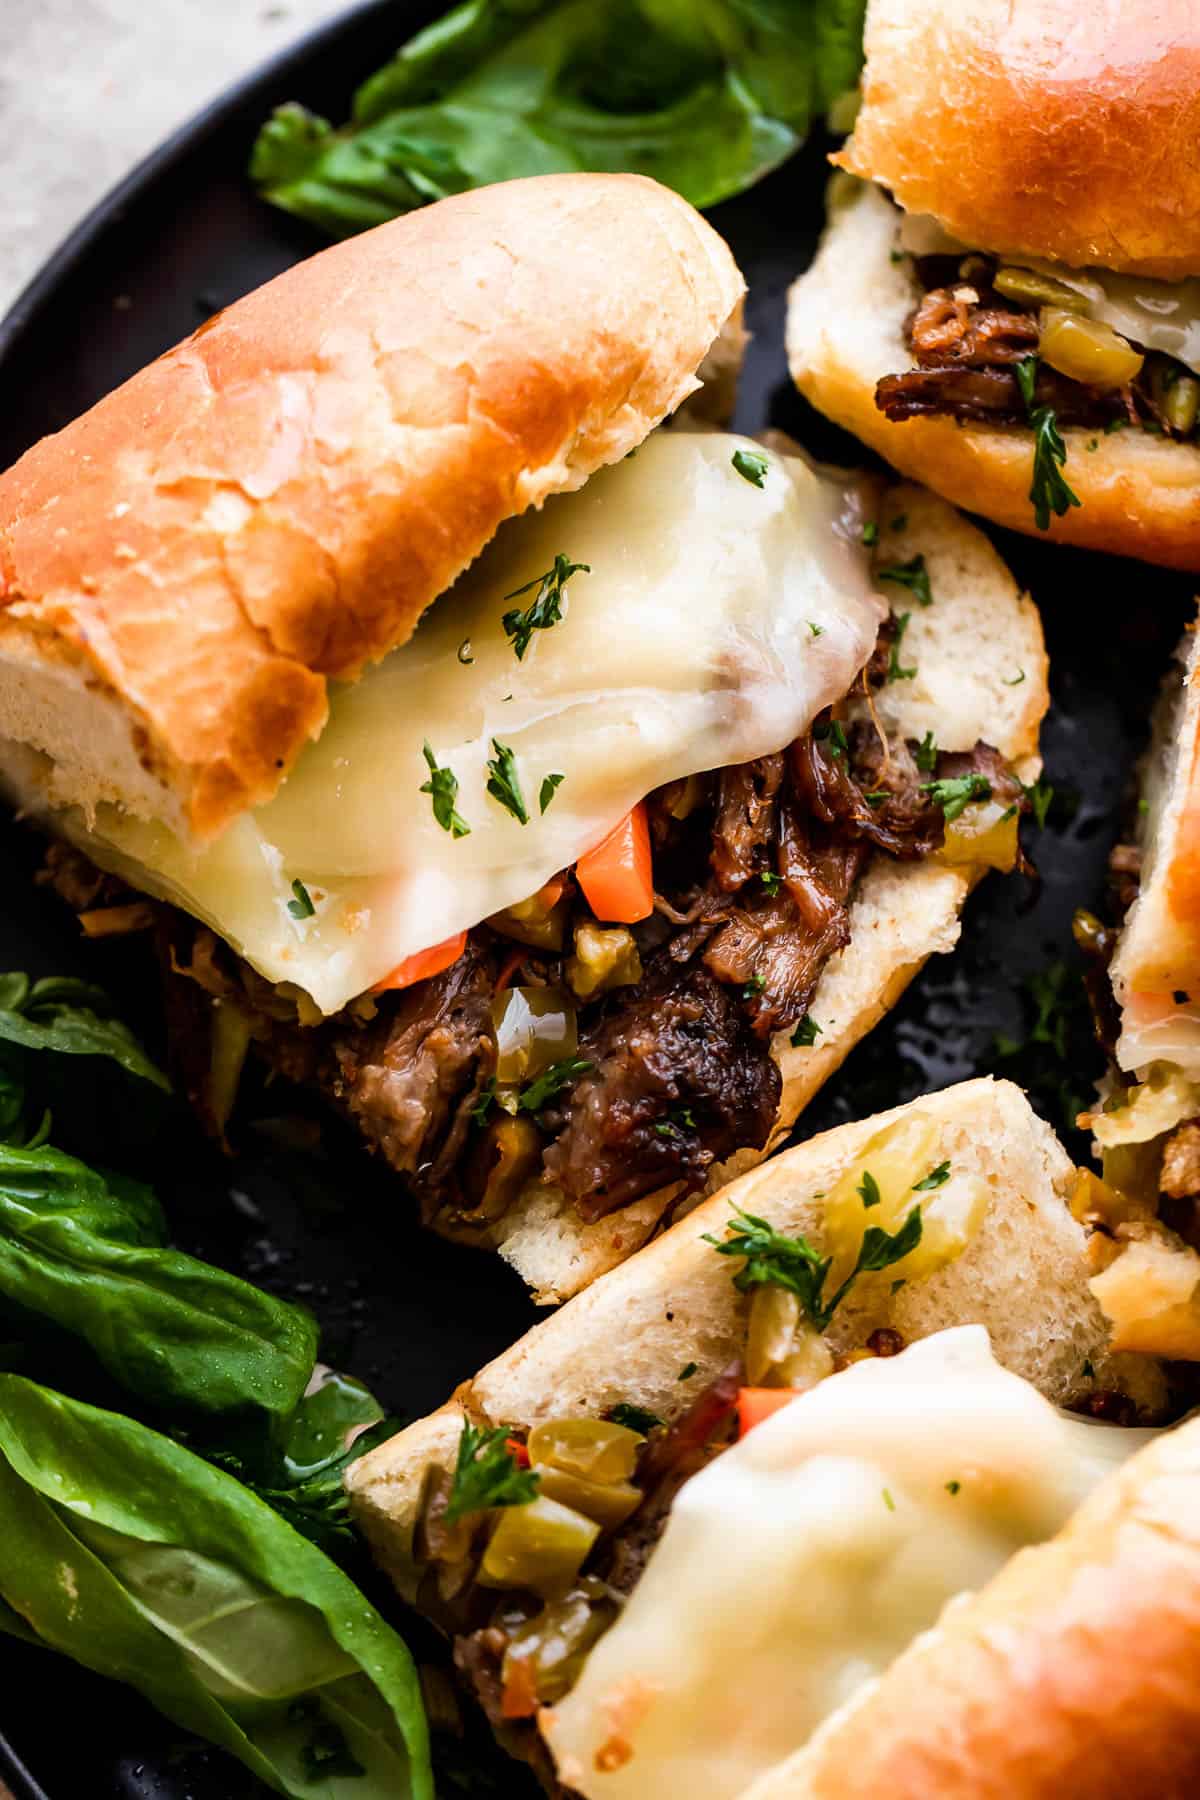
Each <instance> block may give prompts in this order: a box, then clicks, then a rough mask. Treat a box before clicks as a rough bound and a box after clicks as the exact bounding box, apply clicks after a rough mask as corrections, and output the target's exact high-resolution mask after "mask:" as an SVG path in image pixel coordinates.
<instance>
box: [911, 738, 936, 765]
mask: <svg viewBox="0 0 1200 1800" xmlns="http://www.w3.org/2000/svg"><path fill="white" fill-rule="evenodd" d="M937 759H938V747H937V742H936V740H935V738H934V735H933V733H932V731H927V732H926V733H925V736H924V737H923V738H922V739H921V741H920V743H919V744H918V745H917V748H916V751H915V752H914V760H915V762H916V765H917V767H918V769H920V770H921V772H922V774H925V775H932V774H933V771H934V770H935V769H936V768H937Z"/></svg>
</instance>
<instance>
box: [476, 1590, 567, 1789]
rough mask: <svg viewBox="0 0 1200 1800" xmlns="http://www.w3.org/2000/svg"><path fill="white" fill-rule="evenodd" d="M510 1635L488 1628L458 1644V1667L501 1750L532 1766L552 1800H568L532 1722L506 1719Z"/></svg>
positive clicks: (544, 1745) (552, 1761) (530, 1720)
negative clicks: (504, 1672)
mask: <svg viewBox="0 0 1200 1800" xmlns="http://www.w3.org/2000/svg"><path fill="white" fill-rule="evenodd" d="M507 1649H508V1633H507V1632H506V1631H505V1630H504V1629H503V1627H502V1626H499V1625H489V1626H485V1627H484V1629H483V1630H482V1631H474V1632H472V1633H471V1634H470V1635H469V1636H467V1637H458V1638H455V1640H454V1666H455V1668H456V1669H457V1670H458V1673H459V1675H460V1677H461V1678H462V1680H463V1683H464V1685H465V1686H466V1688H467V1690H468V1692H470V1693H471V1694H473V1695H474V1697H475V1699H476V1700H477V1701H478V1702H479V1704H480V1706H481V1707H482V1708H483V1711H484V1713H485V1715H486V1717H487V1721H488V1723H489V1725H490V1726H491V1727H492V1730H493V1731H494V1732H495V1734H496V1738H497V1741H498V1742H499V1744H500V1746H501V1748H502V1749H503V1750H505V1751H507V1753H508V1755H509V1756H511V1757H514V1758H515V1759H516V1760H517V1761H518V1762H523V1763H528V1765H529V1767H530V1768H531V1769H532V1770H533V1773H534V1775H535V1776H536V1777H537V1779H538V1781H539V1782H540V1783H541V1785H542V1787H543V1788H544V1789H545V1790H546V1793H547V1794H548V1795H549V1796H550V1800H568V1797H569V1790H568V1789H567V1788H565V1787H563V1786H562V1784H561V1782H560V1781H559V1779H558V1775H557V1773H556V1771H555V1768H554V1758H553V1757H552V1756H551V1754H550V1747H549V1745H548V1744H547V1742H546V1740H545V1738H544V1737H543V1736H542V1734H541V1732H540V1731H539V1730H538V1728H537V1725H536V1723H535V1722H534V1721H533V1720H532V1719H506V1718H505V1716H504V1709H503V1701H502V1697H501V1696H502V1693H503V1687H504V1683H503V1676H502V1673H501V1670H502V1665H503V1662H504V1653H505V1651H506V1650H507Z"/></svg>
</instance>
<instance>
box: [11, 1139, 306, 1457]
mask: <svg viewBox="0 0 1200 1800" xmlns="http://www.w3.org/2000/svg"><path fill="white" fill-rule="evenodd" d="M0 1302H4V1303H7V1305H6V1309H5V1310H6V1313H7V1315H8V1317H9V1318H10V1320H11V1319H12V1318H13V1317H14V1316H15V1319H16V1322H17V1324H18V1327H19V1326H20V1324H21V1323H22V1322H23V1320H24V1319H27V1318H28V1317H29V1316H30V1315H34V1316H36V1318H37V1319H38V1320H40V1321H50V1322H51V1323H52V1324H53V1325H54V1326H56V1327H58V1328H59V1329H60V1330H62V1331H65V1332H68V1333H70V1334H71V1335H72V1336H74V1337H75V1338H77V1339H82V1340H83V1341H84V1342H85V1343H86V1344H87V1345H88V1346H89V1348H90V1349H91V1351H92V1353H93V1355H94V1356H95V1357H96V1359H97V1360H98V1361H99V1363H100V1365H101V1367H102V1368H103V1369H105V1370H106V1371H107V1373H108V1374H109V1375H110V1376H112V1378H113V1379H114V1380H116V1381H117V1382H119V1383H120V1384H121V1385H122V1386H123V1387H124V1388H125V1389H127V1390H128V1392H129V1393H130V1394H131V1395H134V1396H136V1397H137V1398H138V1399H139V1400H140V1401H142V1402H143V1403H144V1404H145V1405H148V1406H149V1407H151V1408H153V1409H154V1410H155V1411H156V1412H162V1413H170V1414H172V1415H174V1414H176V1413H178V1412H179V1411H183V1412H184V1413H186V1414H189V1415H191V1417H192V1419H193V1422H194V1421H195V1420H196V1418H197V1416H205V1417H207V1418H208V1419H210V1420H211V1419H213V1418H215V1417H218V1416H223V1415H226V1414H242V1415H244V1416H245V1417H247V1418H251V1417H252V1418H253V1419H254V1420H255V1421H256V1429H255V1435H256V1436H258V1437H260V1438H261V1436H262V1424H263V1422H264V1416H265V1419H266V1421H267V1422H268V1423H273V1425H274V1429H275V1432H276V1434H279V1433H281V1432H282V1430H283V1429H284V1426H285V1422H286V1421H287V1420H288V1419H289V1418H290V1415H291V1414H292V1413H293V1411H294V1410H295V1408H296V1407H297V1406H298V1405H299V1404H300V1402H301V1397H302V1395H303V1394H304V1391H305V1388H306V1386H307V1384H308V1381H309V1378H310V1376H311V1374H312V1369H313V1363H314V1360H315V1358H316V1351H317V1327H316V1324H315V1322H314V1320H313V1319H312V1318H311V1317H310V1315H309V1314H308V1313H307V1312H305V1311H304V1310H303V1309H302V1308H300V1307H298V1306H293V1305H291V1304H289V1303H288V1302H287V1301H284V1300H280V1299H277V1298H276V1297H275V1296H274V1295H271V1294H266V1293H264V1292H262V1290H261V1289H259V1288H256V1287H252V1286H251V1285H250V1283H249V1282H245V1281H241V1280H239V1279H238V1277H237V1276H235V1275H230V1274H228V1273H227V1272H226V1271H225V1270H224V1269H218V1268H215V1267H213V1266H212V1265H211V1264H209V1263H204V1262H201V1261H199V1260H198V1259H197V1258H196V1257H193V1256H187V1255H185V1254H184V1252H183V1251H181V1250H172V1249H169V1248H167V1247H166V1227H165V1223H164V1220H163V1216H162V1213H161V1210H160V1208H159V1205H158V1202H157V1200H156V1199H155V1197H154V1195H153V1194H152V1192H151V1191H150V1189H149V1188H147V1187H144V1186H142V1184H141V1183H140V1182H136V1181H131V1180H129V1179H127V1178H125V1177H123V1176H117V1175H112V1174H100V1173H99V1172H97V1171H96V1170H94V1169H89V1168H88V1167H87V1165H86V1164H85V1163H82V1162H79V1161H77V1160H76V1158H75V1157H73V1156H68V1155H66V1154H65V1153H64V1152H63V1151H60V1150H54V1149H51V1148H50V1147H49V1146H47V1145H41V1146H38V1147H35V1148H20V1147H18V1146H16V1145H12V1144H7V1145H5V1144H0ZM71 1385H72V1386H74V1385H75V1384H74V1383H72V1384H71Z"/></svg>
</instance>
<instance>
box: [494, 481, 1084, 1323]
mask: <svg viewBox="0 0 1200 1800" xmlns="http://www.w3.org/2000/svg"><path fill="white" fill-rule="evenodd" d="M879 518H880V542H879V547H878V550H877V552H876V557H875V562H876V568H877V569H879V568H886V567H887V566H888V565H889V564H893V563H903V562H907V561H909V560H910V559H911V558H912V557H914V556H916V555H922V556H924V558H925V566H926V569H927V571H928V574H929V581H930V589H931V592H932V594H933V604H932V605H931V606H928V607H921V606H919V605H917V604H916V603H915V602H914V601H912V599H911V596H909V595H908V594H907V593H906V592H905V590H903V589H901V588H898V587H894V586H892V585H890V584H889V583H887V582H883V583H881V586H880V592H881V593H885V594H887V595H888V597H889V599H890V600H891V601H892V603H893V607H894V610H895V611H896V612H908V613H909V615H910V616H909V623H908V629H907V632H906V634H905V638H904V660H905V663H906V664H907V665H912V666H915V668H916V675H915V676H914V677H913V679H912V680H911V681H897V682H891V683H889V684H888V685H887V686H886V687H884V688H883V689H882V690H880V692H879V693H878V695H877V696H876V700H875V707H876V711H877V713H878V716H879V718H880V721H881V723H882V724H883V725H884V727H885V729H887V730H889V731H893V732H899V733H900V734H902V735H904V736H907V737H915V738H917V739H921V738H923V737H924V736H925V733H926V732H927V731H932V732H933V734H934V736H935V738H936V740H937V742H938V744H939V745H940V746H941V747H942V748H943V749H945V750H968V749H970V748H971V746H972V745H973V744H974V743H975V742H976V740H977V739H978V738H979V737H980V735H981V734H982V735H983V736H984V737H985V738H986V739H987V740H988V742H989V743H992V744H994V745H995V747H996V748H997V749H998V750H1000V751H1001V752H1002V753H1003V754H1004V755H1005V756H1007V757H1009V758H1011V759H1012V760H1013V761H1014V762H1015V763H1016V764H1017V765H1018V767H1019V768H1020V769H1021V771H1022V773H1023V775H1024V778H1025V779H1026V780H1027V781H1028V780H1032V778H1033V775H1034V774H1035V773H1036V770H1037V768H1038V767H1039V766H1040V765H1039V763H1038V762H1037V758H1036V751H1037V738H1038V727H1039V725H1040V723H1041V720H1042V716H1043V714H1044V713H1045V711H1046V707H1047V705H1048V704H1049V694H1048V689H1047V685H1046V681H1047V662H1046V651H1045V645H1044V643H1043V639H1042V629H1041V622H1040V620H1039V618H1038V614H1037V609H1036V608H1035V606H1034V605H1033V603H1032V601H1031V600H1030V599H1029V598H1028V596H1026V595H1022V594H1021V593H1020V592H1019V590H1018V588H1017V586H1016V583H1015V582H1014V581H1013V579H1012V576H1011V575H1010V574H1009V572H1008V570H1007V569H1006V568H1005V566H1004V564H1003V562H1002V561H1001V560H1000V558H999V557H998V556H997V554H996V552H995V551H994V550H993V549H992V547H991V545H990V544H989V543H988V541H987V539H986V538H985V537H984V536H983V534H982V533H981V532H979V531H977V530H975V528H974V527H973V526H971V525H968V524H967V522H966V521H965V520H964V519H962V518H961V517H959V515H958V514H957V513H955V512H954V511H953V510H952V509H951V508H950V507H948V506H946V505H945V504H944V503H943V502H942V501H940V500H938V499H937V498H936V497H935V496H934V495H932V494H930V493H927V492H925V491H924V490H922V489H920V488H914V487H907V486H901V487H896V488H892V489H889V490H888V491H887V492H886V493H885V494H884V496H883V499H882V503H881V507H880V514H879ZM897 521H901V523H900V524H899V525H898V524H897ZM1021 671H1024V676H1025V679H1024V680H1023V681H1021V680H1019V678H1018V677H1019V674H1020V672H1021ZM981 872H982V871H980V870H978V869H975V870H971V869H966V868H961V867H960V868H948V867H945V866H943V865H940V864H938V863H934V862H928V861H926V862H912V863H901V862H896V861H893V860H892V859H891V858H889V857H886V856H882V855H881V856H877V857H875V858H874V860H873V861H872V863H871V864H870V866H869V867H868V869H867V872H866V874H865V876H864V877H863V879H862V881H861V882H860V884H859V887H858V889H857V891H856V893H855V896H854V899H853V902H852V905H851V909H850V934H851V935H850V943H849V945H848V946H847V948H846V949H845V950H842V951H839V953H838V954H837V955H836V956H835V957H833V958H832V960H831V961H830V962H829V964H828V966H827V967H826V969H825V971H824V973H823V975H822V976H821V979H820V982H819V984H818V986H817V990H816V994H815V996H814V998H813V1002H812V1006H811V1009H810V1010H811V1013H812V1016H813V1018H814V1019H815V1020H816V1021H817V1023H818V1024H819V1025H820V1027H821V1035H820V1036H819V1037H818V1038H817V1040H816V1044H815V1045H814V1046H813V1047H812V1048H811V1049H800V1048H797V1047H796V1046H794V1045H793V1044H792V1043H791V1042H790V1040H789V1036H788V1034H787V1033H786V1032H781V1033H779V1035H778V1036H777V1037H776V1039H775V1042H774V1044H773V1046H772V1051H773V1054H774V1056H775V1060H776V1061H777V1062H778V1064H779V1067H780V1069H781V1071H782V1074H783V1092H782V1096H781V1099H780V1105H779V1117H778V1122H777V1124H776V1126H775V1129H774V1131H773V1132H772V1134H771V1138H770V1141H769V1143H768V1144H767V1145H766V1147H765V1148H764V1149H763V1150H761V1151H753V1150H745V1151H741V1152H739V1153H738V1154H737V1155H735V1156H733V1157H731V1158H730V1159H729V1160H728V1161H727V1162H725V1163H723V1164H721V1165H719V1166H718V1167H717V1168H716V1169H714V1170H713V1172H712V1174H711V1176H710V1179H709V1183H708V1191H709V1192H711V1191H713V1190H714V1189H716V1188H718V1187H720V1186H721V1184H722V1183H723V1182H726V1181H728V1180H730V1179H731V1177H732V1176H734V1175H737V1174H740V1173H741V1171H742V1170H743V1169H746V1168H749V1167H750V1166H751V1165H752V1164H753V1163H755V1162H757V1161H758V1160H759V1159H760V1157H762V1156H765V1155H767V1154H769V1152H770V1151H771V1150H773V1149H774V1148H776V1147H777V1146H778V1145H779V1144H780V1143H781V1142H782V1141H783V1139H784V1138H785V1137H786V1136H787V1134H788V1132H789V1131H790V1130H791V1128H792V1126H793V1125H794V1124H795V1122H796V1119H797V1118H798V1117H799V1115H800V1114H801V1112H802V1111H803V1110H804V1108H805V1107H806V1106H807V1105H808V1102H809V1101H810V1100H811V1099H812V1097H813V1095H814V1094H815V1093H816V1092H817V1090H818V1089H819V1088H820V1087H821V1086H822V1084H823V1083H824V1082H825V1081H826V1080H827V1079H828V1078H829V1076H830V1075H832V1074H833V1072H834V1070H835V1069H837V1068H838V1067H839V1066H840V1064H841V1063H842V1061H843V1060H844V1059H845V1057H846V1056H847V1055H848V1054H849V1052H850V1051H851V1050H852V1049H853V1048H854V1046H855V1044H857V1043H858V1041H859V1040H860V1038H863V1037H865V1036H866V1034H867V1032H868V1031H870V1030H871V1028H872V1026H874V1025H875V1024H876V1023H877V1022H878V1021H879V1020H880V1019H881V1018H882V1017H883V1016H884V1014H885V1013H886V1012H887V1011H888V1009H889V1008H890V1007H892V1006H894V1005H895V1003H896V1001H897V1000H898V999H899V997H900V995H901V994H902V993H903V991H904V989H905V988H906V987H907V986H908V983H909V982H910V981H911V980H912V978H913V976H914V975H916V974H917V972H918V970H919V969H920V968H921V967H922V965H923V964H924V963H925V961H926V959H927V958H928V957H930V956H932V955H934V954H936V953H938V952H942V951H948V950H952V949H953V948H954V946H955V944H956V943H957V941H958V933H959V914H960V912H961V910H962V906H963V902H964V900H965V899H966V896H967V894H968V892H969V891H970V888H971V887H972V885H973V884H974V882H975V880H977V879H978V877H979V875H980V873H981ZM674 1198H675V1190H674V1189H667V1190H664V1191H663V1192H661V1193H658V1194H653V1195H650V1196H649V1197H648V1198H646V1199H645V1200H640V1201H637V1202H635V1203H634V1205H632V1206H629V1207H626V1208H625V1209H624V1210H623V1211H621V1212H618V1213H614V1214H612V1215H611V1216H610V1217H608V1218H605V1219H601V1220H599V1221H598V1222H597V1223H595V1224H591V1225H588V1224H584V1223H583V1221H582V1220H581V1219H580V1218H579V1216H578V1214H577V1213H576V1212H575V1210H574V1208H573V1207H571V1206H569V1205H568V1204H567V1203H566V1202H565V1201H564V1199H563V1197H562V1195H561V1194H560V1193H559V1192H558V1191H557V1190H556V1189H553V1188H545V1187H535V1188H531V1189H528V1190H527V1191H526V1192H525V1194H523V1195H522V1196H521V1197H520V1199H519V1200H518V1201H517V1202H516V1204H515V1205H514V1206H513V1207H512V1208H510V1210H509V1211H508V1212H507V1213H506V1214H505V1216H504V1217H503V1219H502V1220H500V1221H499V1223H498V1225H497V1226H496V1227H495V1228H494V1234H493V1236H492V1238H491V1240H490V1241H491V1242H492V1243H493V1244H494V1245H495V1246H496V1248H498V1249H499V1251H500V1253H501V1255H502V1256H504V1257H505V1258H506V1259H507V1261H509V1262H511V1263H512V1264H513V1266H514V1267H515V1268H516V1269H518V1270H519V1272H520V1273H521V1275H522V1276H523V1277H524V1279H525V1280H526V1281H527V1282H528V1283H529V1285H530V1287H531V1288H532V1289H533V1290H534V1293H535V1296H536V1297H537V1299H539V1300H541V1301H547V1302H548V1301H555V1300H565V1299H567V1298H569V1296H570V1295H572V1294H575V1293H578V1292H579V1290H580V1289H581V1288H583V1287H586V1286H587V1284H588V1282H590V1281H594V1280H595V1278H596V1277H597V1276H598V1275H600V1274H602V1273H603V1272H604V1270H606V1269H610V1268H613V1267H615V1265H616V1264H618V1263H620V1262H623V1261H624V1259H625V1258H626V1257H627V1256H629V1255H631V1254H632V1252H633V1251H634V1250H636V1249H637V1247H638V1245H639V1244H642V1243H644V1242H645V1241H646V1239H647V1238H648V1237H649V1236H650V1235H651V1233H652V1232H653V1231H654V1230H655V1228H656V1227H657V1225H658V1222H659V1220H660V1219H661V1218H662V1215H663V1213H664V1212H665V1211H666V1209H667V1207H668V1206H669V1204H670V1203H671V1201H672V1200H673V1199H674ZM475 1241H477V1240H475Z"/></svg>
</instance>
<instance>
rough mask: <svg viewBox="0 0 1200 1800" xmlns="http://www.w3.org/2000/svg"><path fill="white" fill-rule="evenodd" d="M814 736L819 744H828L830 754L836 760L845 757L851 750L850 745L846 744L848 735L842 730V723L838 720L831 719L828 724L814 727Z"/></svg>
mask: <svg viewBox="0 0 1200 1800" xmlns="http://www.w3.org/2000/svg"><path fill="white" fill-rule="evenodd" d="M813 736H814V737H815V738H816V740H817V742H818V743H819V744H824V743H828V745H829V754H830V756H832V757H833V758H834V759H835V760H836V759H837V758H838V757H839V756H845V755H846V754H847V752H848V751H849V749H850V746H849V744H848V743H847V742H846V734H845V732H844V731H843V730H842V727H841V723H840V721H839V720H837V719H830V720H829V721H828V723H826V724H824V725H814V726H813Z"/></svg>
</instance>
